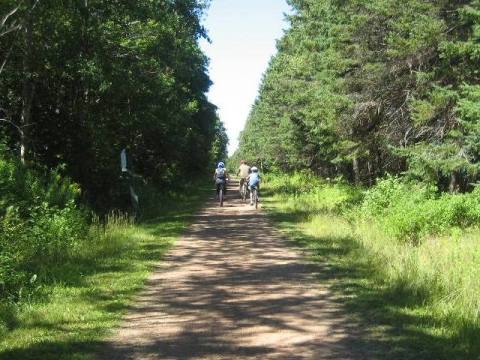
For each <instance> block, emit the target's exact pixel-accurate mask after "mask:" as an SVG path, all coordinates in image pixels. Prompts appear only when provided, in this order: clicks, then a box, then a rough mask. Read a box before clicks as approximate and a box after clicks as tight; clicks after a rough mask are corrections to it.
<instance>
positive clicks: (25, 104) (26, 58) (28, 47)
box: [20, 0, 35, 163]
mask: <svg viewBox="0 0 480 360" xmlns="http://www.w3.org/2000/svg"><path fill="white" fill-rule="evenodd" d="M29 5H30V11H27V15H26V16H27V18H26V19H25V43H24V46H25V50H24V55H23V76H24V77H23V84H22V88H23V89H22V114H21V119H20V128H21V132H20V160H21V161H22V163H25V161H26V159H27V157H28V153H29V152H30V149H29V144H28V142H29V137H28V130H29V126H30V125H31V123H32V106H33V97H34V94H35V85H34V83H33V69H32V61H33V39H32V37H33V35H32V32H33V29H32V27H33V14H32V11H33V5H34V2H33V0H30V2H29Z"/></svg>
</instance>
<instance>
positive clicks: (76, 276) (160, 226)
mask: <svg viewBox="0 0 480 360" xmlns="http://www.w3.org/2000/svg"><path fill="white" fill-rule="evenodd" d="M204 198H205V191H204V190H201V191H197V192H196V193H195V195H191V196H183V197H182V201H181V202H172V203H171V206H170V208H169V209H166V208H163V209H162V212H161V213H159V214H158V215H159V216H158V217H157V218H156V219H155V220H151V221H149V222H144V223H141V224H134V223H133V221H132V220H131V219H130V218H128V217H123V216H119V215H118V214H117V215H115V216H111V217H110V218H109V219H108V221H107V223H106V225H105V226H103V225H97V226H93V227H92V230H91V236H90V239H91V240H90V242H89V243H88V246H85V247H84V248H82V249H80V250H81V251H78V252H77V255H76V256H75V257H74V258H71V259H70V260H68V261H67V262H65V263H63V264H58V265H57V267H56V268H55V269H54V271H52V272H51V274H50V276H51V281H50V282H49V284H48V285H44V286H43V287H42V288H40V289H38V291H37V293H36V296H35V297H34V298H33V299H32V300H31V301H24V302H22V303H21V304H3V305H1V308H0V324H1V326H0V359H91V358H94V354H95V352H96V351H97V350H98V348H99V347H100V346H101V340H102V339H103V338H105V336H107V335H108V334H109V333H111V332H112V331H113V329H114V328H115V325H116V324H118V322H119V320H120V319H121V317H122V315H123V314H125V313H126V311H127V310H128V306H129V305H130V304H131V303H132V300H133V299H134V296H135V294H137V293H138V291H139V290H140V289H141V288H142V287H143V284H144V282H145V280H146V279H147V277H148V275H149V274H150V272H151V270H152V268H153V266H154V265H155V264H157V263H158V262H159V261H160V260H161V258H162V255H163V254H164V253H165V252H166V251H167V250H168V249H169V248H170V247H171V246H172V244H173V243H174V242H175V239H177V238H178V237H179V236H180V235H181V233H182V232H183V231H184V229H185V227H186V226H187V225H188V224H189V223H190V221H191V215H192V214H193V213H194V212H195V211H196V210H197V209H198V207H199V205H200V203H201V202H202V200H203V199H204Z"/></svg>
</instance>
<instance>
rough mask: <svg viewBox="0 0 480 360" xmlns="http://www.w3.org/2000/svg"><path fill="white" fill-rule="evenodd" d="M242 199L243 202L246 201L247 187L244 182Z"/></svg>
mask: <svg viewBox="0 0 480 360" xmlns="http://www.w3.org/2000/svg"><path fill="white" fill-rule="evenodd" d="M242 200H243V202H245V201H247V187H246V186H245V184H243V185H242Z"/></svg>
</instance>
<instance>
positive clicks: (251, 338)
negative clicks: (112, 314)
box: [100, 187, 368, 359]
mask: <svg viewBox="0 0 480 360" xmlns="http://www.w3.org/2000/svg"><path fill="white" fill-rule="evenodd" d="M236 197H237V193H236V191H234V190H233V187H231V190H230V192H229V193H228V194H227V201H226V203H225V207H223V208H220V207H218V205H217V203H216V202H214V201H211V202H210V203H208V204H207V206H206V207H205V208H204V210H203V211H202V212H201V213H200V214H199V215H198V216H197V218H196V220H195V222H194V224H193V225H192V226H191V227H190V228H189V230H188V231H187V233H186V234H185V235H184V236H183V238H182V239H181V240H179V241H178V242H177V244H176V246H175V247H174V248H173V249H172V250H171V251H170V253H169V254H168V255H167V256H166V257H165V258H164V259H163V261H162V262H161V263H160V264H159V265H158V267H157V269H156V270H155V272H154V274H153V275H152V276H151V278H150V280H149V281H148V283H147V285H146V288H145V289H144V291H143V292H142V293H141V294H140V296H139V297H138V298H137V301H136V302H135V305H134V306H133V307H132V309H131V311H130V312H129V314H128V315H127V316H126V317H125V319H124V321H123V323H122V325H121V326H120V328H119V329H118V330H117V333H116V334H115V335H113V336H112V337H111V338H110V339H109V340H108V342H107V344H106V346H104V348H103V349H102V352H101V354H100V358H102V359H364V358H368V357H367V355H366V354H365V351H363V350H362V348H364V346H359V345H358V342H357V339H358V337H359V336H360V334H358V332H359V330H358V327H357V326H356V325H355V324H352V323H351V322H350V321H349V320H348V318H347V317H346V316H345V314H343V313H342V308H341V305H339V304H338V302H337V301H336V299H334V297H333V295H332V294H331V293H330V292H329V291H328V289H327V288H324V287H322V285H321V283H320V282H319V281H318V278H317V276H316V275H318V272H319V271H322V270H321V268H319V267H318V265H314V264H311V263H309V262H308V261H307V260H305V258H304V256H303V254H302V253H301V252H300V251H299V250H298V249H294V248H292V247H291V246H290V245H288V244H287V242H286V240H285V239H284V238H283V237H282V236H281V235H280V233H279V232H277V231H276V230H275V229H274V228H273V227H272V226H271V224H270V222H269V220H268V219H267V217H266V215H265V213H264V212H263V211H261V210H254V209H252V208H251V207H250V206H249V205H248V204H247V205H245V204H243V203H242V202H241V200H239V199H237V198H236Z"/></svg>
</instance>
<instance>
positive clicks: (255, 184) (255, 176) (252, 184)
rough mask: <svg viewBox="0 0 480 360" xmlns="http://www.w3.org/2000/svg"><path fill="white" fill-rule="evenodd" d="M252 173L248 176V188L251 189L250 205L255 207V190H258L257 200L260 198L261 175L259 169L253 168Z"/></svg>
mask: <svg viewBox="0 0 480 360" xmlns="http://www.w3.org/2000/svg"><path fill="white" fill-rule="evenodd" d="M251 170H252V173H251V174H250V175H249V176H248V178H247V181H248V187H249V188H250V205H253V191H252V190H253V189H257V199H258V197H260V179H261V178H260V174H259V173H258V168H257V167H256V166H252V169H251Z"/></svg>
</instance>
